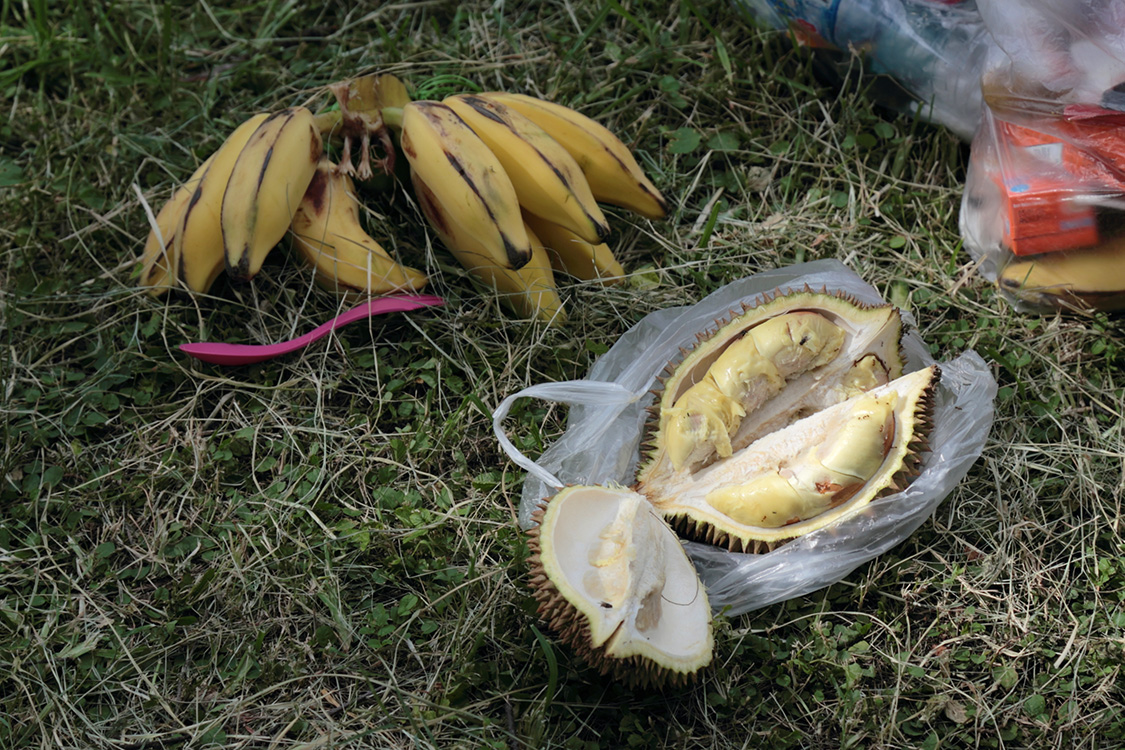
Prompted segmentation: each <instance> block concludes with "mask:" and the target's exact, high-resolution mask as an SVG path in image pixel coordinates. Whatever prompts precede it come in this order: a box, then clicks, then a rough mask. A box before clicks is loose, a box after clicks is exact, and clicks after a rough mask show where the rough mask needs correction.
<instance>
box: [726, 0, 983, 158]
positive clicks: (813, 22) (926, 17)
mask: <svg viewBox="0 0 1125 750" xmlns="http://www.w3.org/2000/svg"><path fill="white" fill-rule="evenodd" d="M740 2H741V5H742V6H743V7H745V8H746V9H747V10H749V12H750V13H751V15H752V16H753V17H754V18H755V19H757V20H758V21H759V23H761V24H763V25H766V26H768V27H772V28H775V29H788V30H789V31H791V32H792V33H793V35H794V36H795V37H796V39H797V40H798V42H800V43H801V44H802V45H803V46H806V47H809V48H811V49H812V50H813V55H814V59H815V60H816V61H817V62H819V63H821V68H822V69H826V70H828V71H829V72H830V73H833V74H842V73H846V69H847V67H848V66H849V65H850V64H851V57H852V53H857V54H861V55H862V57H863V61H864V64H865V66H866V71H867V72H868V73H869V74H873V75H874V76H875V80H874V85H873V94H874V96H875V97H876V98H877V99H878V100H879V101H881V102H882V103H883V104H886V105H888V106H891V107H894V108H896V109H899V110H905V111H912V112H915V113H916V114H918V115H919V116H920V117H922V118H923V119H925V120H929V121H931V122H934V123H936V124H938V125H944V126H945V127H947V128H949V129H950V130H952V131H953V132H954V133H956V134H958V135H959V136H961V137H962V138H963V139H965V140H969V139H970V138H972V136H973V133H974V132H975V130H976V127H977V124H978V123H979V121H980V111H981V92H980V74H981V70H982V69H983V67H984V64H985V61H986V59H987V55H988V51H989V49H990V47H991V46H992V40H991V38H990V37H989V34H988V30H987V28H986V27H985V24H984V22H983V20H982V18H981V16H980V13H978V11H977V6H976V3H974V2H972V0H740ZM837 77H842V76H841V75H837Z"/></svg>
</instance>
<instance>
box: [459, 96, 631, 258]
mask: <svg viewBox="0 0 1125 750" xmlns="http://www.w3.org/2000/svg"><path fill="white" fill-rule="evenodd" d="M444 103H445V104H447V105H449V107H451V108H452V109H453V111H454V112H456V113H457V114H458V115H460V116H461V119H462V120H464V121H465V122H467V123H468V124H469V127H471V128H472V129H473V130H475V131H476V133H477V135H479V136H480V137H481V140H483V141H484V142H485V143H486V144H488V147H489V148H490V149H492V151H493V153H495V154H496V156H497V158H499V159H500V164H502V165H503V167H504V171H505V172H507V173H508V176H509V177H511V178H512V185H514V186H515V188H516V195H517V196H518V197H519V202H520V205H521V206H523V208H524V209H525V210H527V211H530V212H531V213H533V214H536V215H538V216H542V217H543V218H545V219H547V220H548V221H553V222H555V223H556V224H560V225H562V226H564V227H566V228H567V229H569V230H571V231H572V232H574V233H575V234H576V235H578V236H579V237H581V238H582V239H584V240H586V241H587V242H590V243H592V244H595V245H596V244H598V243H601V242H604V241H605V238H606V237H608V236H609V224H607V223H606V219H605V214H603V213H602V210H601V208H599V207H598V202H597V201H596V200H595V199H594V194H593V193H592V192H590V186H589V184H588V183H587V182H586V177H585V176H584V175H583V174H582V170H581V169H580V168H579V166H578V162H577V161H575V160H574V157H573V156H571V155H570V154H569V153H568V152H567V151H566V149H564V148H563V147H562V146H561V145H559V143H558V141H556V140H554V139H553V138H551V137H550V136H549V135H547V133H546V132H544V130H543V128H541V127H539V126H538V125H536V124H535V123H534V122H532V121H531V120H529V119H528V118H526V117H524V116H523V115H522V114H520V113H519V112H517V111H515V110H514V109H512V108H511V107H507V106H505V105H504V104H501V103H499V102H494V101H489V100H487V99H482V98H480V97H478V96H473V95H471V94H459V95H457V96H451V97H449V98H447V99H445V100H444Z"/></svg>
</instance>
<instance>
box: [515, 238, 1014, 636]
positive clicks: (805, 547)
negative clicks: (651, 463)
mask: <svg viewBox="0 0 1125 750" xmlns="http://www.w3.org/2000/svg"><path fill="white" fill-rule="evenodd" d="M806 286H808V287H811V288H812V289H814V290H820V289H822V288H823V289H826V290H827V291H829V292H843V293H846V294H849V295H852V296H853V297H855V298H856V299H858V300H860V301H861V302H867V303H874V304H881V303H883V302H884V300H882V298H881V297H880V296H879V293H878V292H877V291H876V290H875V289H874V287H872V286H870V285H869V284H867V283H866V282H864V281H863V280H862V279H861V278H860V277H859V276H857V275H856V274H855V273H854V272H852V271H851V270H850V269H848V268H847V267H846V266H845V265H844V264H842V263H840V262H839V261H835V260H822V261H814V262H811V263H804V264H800V265H794V266H789V267H786V268H781V269H776V270H772V271H766V272H764V273H760V274H756V275H754V276H750V277H747V278H744V279H740V280H738V281H735V282H732V283H730V284H728V285H727V286H724V287H723V288H721V289H719V290H717V291H715V292H714V293H712V294H711V295H709V296H708V297H706V298H705V299H703V300H701V301H700V302H698V303H697V304H694V305H690V306H686V307H677V308H668V309H664V310H658V311H656V312H653V313H651V314H649V315H648V316H646V317H645V318H644V319H643V320H641V321H640V322H639V323H637V324H636V325H635V326H634V327H633V328H631V329H630V330H629V331H627V332H626V333H625V334H623V335H622V336H621V337H620V338H619V339H618V341H617V342H616V343H615V344H614V345H613V346H612V347H611V348H610V350H609V351H608V352H606V353H605V354H604V355H602V356H601V357H600V358H599V359H598V361H597V362H596V363H595V364H594V366H593V367H592V368H591V369H590V372H589V373H588V376H587V378H586V379H584V380H578V381H569V382H562V383H543V384H538V385H533V386H531V387H529V388H525V389H524V390H522V391H520V392H518V393H515V394H512V395H511V396H509V397H508V398H506V399H505V400H504V402H503V403H502V404H501V405H500V406H499V407H498V408H497V409H496V411H495V412H494V414H493V428H494V431H495V433H496V436H497V439H498V440H499V441H500V443H501V445H502V446H503V448H504V450H505V451H506V452H507V453H508V455H509V456H510V457H511V458H512V459H513V460H514V461H515V462H516V463H518V464H519V465H520V466H523V467H524V468H526V469H527V470H528V472H529V474H528V476H527V478H526V479H525V480H524V484H523V489H522V496H521V499H520V507H519V523H520V525H521V526H522V527H523V528H524V529H527V528H530V527H531V526H532V525H533V524H534V522H533V520H532V517H531V516H532V513H533V512H534V511H535V509H536V508H537V507H538V506H539V504H540V503H541V502H542V500H543V499H544V498H547V497H550V496H552V495H553V494H554V493H555V492H556V491H557V490H558V489H559V488H560V487H562V486H565V485H574V484H613V485H621V486H630V485H632V484H633V483H634V479H635V474H636V470H637V465H638V462H639V459H640V443H641V440H642V438H643V432H644V425H645V422H646V421H647V419H648V411H647V409H648V407H649V406H651V405H652V403H653V401H654V398H655V397H654V394H653V392H652V389H653V388H655V387H657V385H658V378H659V377H660V376H661V375H662V374H663V373H664V372H665V370H666V368H667V366H668V364H669V363H670V362H675V361H678V360H679V359H680V357H681V356H682V355H681V349H690V348H691V347H692V346H694V344H695V342H696V338H697V334H699V333H703V332H707V331H710V330H713V329H714V328H715V327H716V325H717V321H720V320H726V319H728V318H729V317H730V316H731V315H732V314H737V313H740V312H741V310H742V305H743V304H744V303H745V304H748V305H750V306H753V305H756V304H759V303H760V302H761V301H763V299H764V297H763V295H767V294H772V293H774V292H776V291H778V290H782V291H784V290H786V289H792V290H800V289H804V288H805V287H806ZM904 320H905V322H906V324H907V329H908V331H910V332H909V333H907V335H906V336H905V338H904V347H905V350H906V355H907V369H908V370H915V369H919V368H922V367H926V366H928V365H930V364H932V363H933V359H932V357H931V356H930V354H929V349H928V347H927V346H926V344H925V342H923V341H922V340H921V338H920V337H919V336H918V335H917V333H916V332H914V328H915V324H914V321H913V319H912V318H911V317H910V316H909V314H904ZM940 367H941V369H942V377H941V383H940V385H939V389H938V392H937V396H936V398H935V409H934V424H933V428H932V432H931V435H930V452H929V453H928V454H927V455H926V456H925V457H924V459H923V463H922V469H921V473H920V474H919V476H918V477H916V478H915V480H914V481H913V482H912V483H911V484H910V485H909V486H908V487H907V488H906V489H905V490H904V491H902V492H899V493H896V494H893V495H888V496H886V497H883V498H880V499H878V500H876V501H874V502H873V503H870V504H869V505H868V506H865V507H864V508H861V509H858V510H857V512H855V513H853V514H851V515H848V516H845V517H844V518H842V519H840V520H839V521H837V522H836V523H834V524H833V525H831V526H829V527H827V528H824V529H819V530H817V531H814V532H812V533H810V534H807V535H805V536H803V537H801V538H799V539H796V540H794V541H791V542H789V543H787V544H784V545H782V546H781V547H778V548H777V549H775V550H773V551H772V552H769V553H765V554H759V555H755V554H744V553H734V552H730V551H728V550H726V549H723V548H718V547H714V546H711V545H707V544H701V543H695V542H685V543H684V546H685V549H686V550H687V552H688V555H689V556H690V557H691V559H692V561H693V562H694V563H695V566H696V569H697V571H698V572H699V575H700V578H701V580H702V581H703V583H704V585H705V586H706V587H707V593H708V597H709V599H710V602H711V606H712V608H713V609H714V610H715V611H716V612H720V613H725V614H727V615H736V614H741V613H744V612H748V611H751V610H754V609H759V608H761V607H765V606H767V605H770V604H774V603H776V602H780V601H785V600H787V599H791V598H794V597H798V596H802V595H805V594H808V593H811V592H813V591H816V590H817V589H820V588H823V587H825V586H828V585H831V584H833V583H836V582H838V581H840V580H843V579H844V578H845V577H846V576H847V575H848V574H849V573H851V572H852V571H853V570H854V569H855V568H857V567H858V566H860V565H862V564H863V563H865V562H868V561H869V560H872V559H873V558H875V557H876V556H878V555H880V554H882V553H884V552H886V551H887V550H889V549H891V548H892V547H894V546H895V545H897V544H898V543H899V542H901V541H903V540H904V539H906V538H907V537H908V536H910V534H912V533H913V532H914V531H915V530H916V529H917V528H918V527H919V526H921V525H922V524H923V523H924V522H925V521H926V519H928V518H929V517H930V516H931V515H932V514H933V512H934V510H935V509H936V508H937V506H938V504H939V503H940V502H941V501H942V500H943V499H944V498H945V497H946V496H948V495H949V493H950V492H952V491H953V489H954V488H955V487H956V486H957V484H958V483H959V482H960V481H961V480H962V479H963V478H964V476H965V474H966V473H967V472H968V470H969V468H970V467H971V466H972V464H973V463H974V462H975V461H976V459H977V458H978V457H979V456H980V454H981V452H982V451H983V449H984V444H985V440H986V438H987V435H988V432H989V429H990V427H991V424H992V417H993V402H994V401H995V397H996V390H997V386H996V381H995V380H994V379H993V377H992V374H991V372H990V371H989V368H988V366H987V364H986V363H985V362H984V360H982V359H981V357H980V356H979V355H977V354H976V353H975V352H973V351H967V352H964V353H963V354H961V355H960V356H958V357H956V358H955V359H952V360H950V361H948V362H942V363H940ZM520 398H539V399H543V400H547V401H554V402H559V403H565V404H569V405H570V412H569V414H568V418H567V429H566V431H565V433H564V434H563V435H562V437H560V438H559V440H558V441H556V442H555V443H554V444H553V445H552V446H551V447H550V448H548V449H547V450H546V451H544V453H543V454H542V455H541V456H540V457H539V459H538V460H537V461H531V460H530V459H528V458H527V457H526V456H523V455H522V454H521V453H520V452H519V451H518V450H517V449H516V448H515V446H514V445H513V444H512V443H511V441H510V440H509V439H508V437H507V435H506V434H505V433H504V430H503V424H502V423H503V420H504V417H505V416H506V415H507V413H508V411H509V409H510V408H511V406H512V404H513V403H514V402H515V401H516V400H517V399H520Z"/></svg>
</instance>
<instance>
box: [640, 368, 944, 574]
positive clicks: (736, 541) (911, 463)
mask: <svg viewBox="0 0 1125 750" xmlns="http://www.w3.org/2000/svg"><path fill="white" fill-rule="evenodd" d="M940 376H941V370H940V368H939V367H938V366H937V365H931V366H930V367H927V368H924V369H922V370H918V371H915V372H913V373H910V374H908V375H904V376H902V377H900V378H899V379H897V380H895V381H893V382H892V383H889V384H887V385H885V386H881V387H879V388H876V389H873V390H872V391H870V392H869V393H867V394H860V395H857V396H855V397H853V399H850V400H848V401H845V402H842V403H839V404H836V405H835V406H832V407H829V408H828V409H825V410H822V411H821V412H818V413H816V414H814V415H811V416H809V417H806V418H805V419H802V420H799V421H798V422H795V423H794V424H792V425H789V426H788V427H786V428H784V429H783V430H780V431H778V432H776V433H772V434H770V435H768V436H766V437H764V438H762V439H760V440H759V441H756V442H755V443H754V444H752V445H751V446H749V447H747V448H745V449H744V450H743V451H740V452H739V453H736V454H735V455H734V456H732V457H730V458H726V459H721V460H720V461H718V462H716V463H714V464H712V465H711V466H710V467H709V468H707V469H705V470H702V471H700V472H698V473H697V474H695V475H686V474H685V475H682V476H681V477H679V480H678V481H676V482H670V483H667V484H662V485H652V484H648V485H646V486H645V487H644V488H643V492H644V494H645V495H646V496H647V497H648V499H649V500H650V501H651V502H652V503H653V505H654V507H655V508H656V509H657V511H658V512H660V513H661V514H662V515H663V516H664V517H665V518H666V519H667V520H668V522H669V524H670V525H671V526H672V528H674V529H675V530H676V532H677V533H678V534H680V535H681V536H682V537H684V538H686V539H691V540H693V541H699V542H704V543H708V544H713V545H716V546H720V547H726V548H728V549H730V550H731V551H733V552H748V553H764V552H768V551H770V550H772V549H775V548H776V547H777V546H779V545H780V544H783V543H785V542H787V541H790V540H792V539H794V538H797V537H799V536H803V535H805V534H808V533H810V532H812V531H816V530H818V529H822V528H825V527H827V526H829V525H831V524H833V523H836V522H837V521H839V520H840V519H842V518H844V517H845V516H848V515H851V514H852V513H855V512H857V511H859V510H860V509H861V508H863V507H864V506H867V505H868V504H870V503H871V502H872V501H874V500H876V499H877V498H880V497H883V496H885V495H888V494H891V493H894V492H898V491H901V490H902V489H903V488H905V487H906V486H907V485H908V484H909V483H910V482H911V480H912V479H913V478H914V477H915V476H917V474H918V472H919V468H920V466H921V462H922V459H923V458H924V454H925V453H926V451H928V449H929V446H928V438H929V432H930V428H931V427H932V423H933V401H934V394H935V391H936V387H937V383H938V382H939V380H940ZM891 392H895V393H897V402H896V404H895V407H894V410H893V414H894V428H893V430H892V432H893V440H891V441H889V443H888V445H887V446H886V449H885V454H884V456H883V460H882V461H881V462H880V464H879V466H878V468H877V469H876V470H875V472H874V473H873V474H872V476H870V477H868V478H867V480H866V481H865V482H863V484H862V485H861V486H859V487H858V488H850V489H849V490H848V492H847V493H846V494H842V495H841V497H840V500H839V502H834V503H833V504H832V505H831V507H829V508H828V509H827V510H825V511H824V512H821V513H819V514H817V515H815V516H812V517H809V518H803V519H800V520H799V521H796V522H794V523H789V524H785V525H781V526H775V527H768V526H754V525H750V524H747V523H743V522H740V521H737V520H735V519H733V518H731V517H730V516H728V515H726V514H724V513H722V512H720V511H718V510H716V509H715V508H714V507H712V506H710V505H709V504H708V503H707V502H706V501H705V500H704V499H703V498H705V496H706V494H707V493H708V492H710V491H711V490H713V489H715V488H718V487H726V486H730V485H732V484H735V483H737V482H738V481H740V479H739V476H740V475H742V479H745V480H749V479H751V478H754V477H757V476H760V475H761V471H762V468H763V467H764V466H774V467H776V466H782V467H784V466H785V465H786V463H785V462H786V461H787V460H789V459H791V458H792V455H794V454H795V452H796V451H800V450H803V449H804V448H805V447H807V446H808V445H810V444H816V440H817V437H816V436H818V435H820V434H823V433H824V432H825V431H826V425H831V424H832V423H833V420H836V423H837V424H838V423H839V420H841V419H843V418H846V416H847V414H848V413H849V409H851V408H852V405H853V403H854V402H856V401H858V400H859V399H863V398H875V397H880V396H884V395H885V394H888V393H891ZM785 446H799V447H798V448H796V449H790V450H789V456H788V457H787V456H786V455H785V450H784V448H785ZM771 462H772V463H771Z"/></svg>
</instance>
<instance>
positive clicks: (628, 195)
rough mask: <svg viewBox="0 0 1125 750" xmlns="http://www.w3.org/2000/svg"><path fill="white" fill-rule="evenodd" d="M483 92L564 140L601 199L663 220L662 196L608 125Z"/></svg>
mask: <svg viewBox="0 0 1125 750" xmlns="http://www.w3.org/2000/svg"><path fill="white" fill-rule="evenodd" d="M480 96H481V97H483V98H485V99H488V100H490V101H494V102H500V103H503V104H506V105H508V106H509V107H511V108H512V109H515V110H517V111H519V112H521V113H522V114H523V115H524V116H525V117H527V118H528V119H530V120H532V121H533V122H535V124H537V125H538V126H539V127H541V128H543V130H545V131H547V134H548V135H550V136H551V137H552V138H554V139H555V140H556V141H558V142H559V143H561V144H562V146H563V148H565V149H566V150H567V151H568V152H569V153H570V155H571V156H573V157H574V159H575V161H577V162H578V166H579V167H581V168H582V172H583V173H584V174H585V175H586V180H587V182H589V183H590V189H591V190H592V191H593V194H594V197H595V198H597V199H598V200H599V201H602V202H603V203H609V204H611V205H614V206H620V207H621V208H626V209H629V210H630V211H635V212H637V213H639V214H641V215H642V216H647V217H648V218H650V219H662V218H664V216H665V215H666V214H667V213H668V203H667V201H665V200H664V196H662V195H661V194H660V191H659V190H657V189H656V186H655V185H653V184H652V182H651V181H650V180H649V179H648V177H647V176H645V173H644V171H643V170H642V169H641V167H640V165H639V164H637V160H636V159H635V158H634V157H633V155H632V153H630V152H629V148H628V147H627V146H626V145H625V144H624V143H622V142H621V139H619V138H618V137H617V136H616V135H614V134H613V133H612V132H611V131H610V130H609V129H608V128H606V127H605V126H603V125H600V124H599V123H597V122H595V121H594V120H591V119H590V118H589V117H587V116H586V115H583V114H581V113H579V112H576V111H575V110H573V109H570V108H569V107H564V106H562V105H561V104H555V103H554V102H549V101H545V100H543V99H537V98H535V97H532V96H527V95H525V94H509V93H504V92H489V93H485V94H480Z"/></svg>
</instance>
